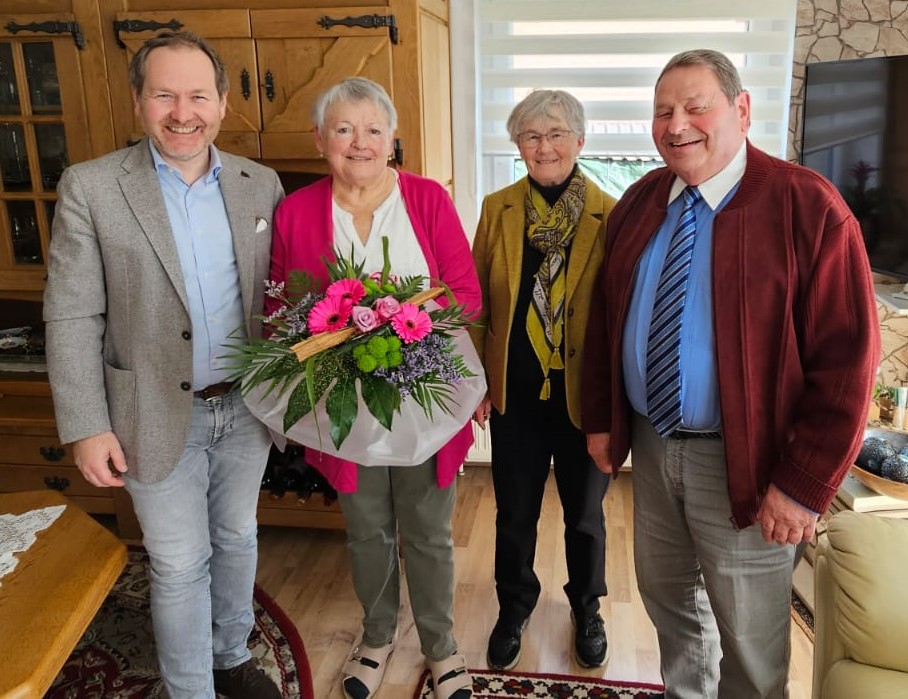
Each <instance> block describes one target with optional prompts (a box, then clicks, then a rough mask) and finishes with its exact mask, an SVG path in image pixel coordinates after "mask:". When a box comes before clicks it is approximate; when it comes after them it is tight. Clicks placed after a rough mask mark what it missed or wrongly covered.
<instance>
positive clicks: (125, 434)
mask: <svg viewBox="0 0 908 699" xmlns="http://www.w3.org/2000/svg"><path fill="white" fill-rule="evenodd" d="M104 381H105V383H106V385H107V409H108V411H109V412H110V425H111V427H112V428H113V431H114V434H115V435H116V436H117V439H119V440H120V443H121V444H122V445H123V448H124V449H125V450H126V452H127V453H128V454H131V453H134V451H133V447H134V445H135V434H136V396H137V392H136V374H135V372H134V371H128V370H126V369H117V368H116V367H113V366H111V365H110V364H107V363H105V364H104Z"/></svg>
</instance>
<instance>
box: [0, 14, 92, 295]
mask: <svg viewBox="0 0 908 699" xmlns="http://www.w3.org/2000/svg"><path fill="white" fill-rule="evenodd" d="M0 20H2V16H0ZM20 37H22V38H20ZM85 111H86V110H85V105H84V95H83V94H82V81H81V74H80V68H79V56H78V49H77V47H76V46H75V44H74V42H73V40H72V38H70V37H67V36H65V35H64V36H47V37H42V36H41V35H40V34H39V35H37V36H35V35H29V36H28V37H27V38H25V37H24V35H21V34H17V35H14V36H13V35H10V36H3V33H2V30H0V290H8V289H15V290H19V291H36V292H38V291H41V290H42V289H43V285H44V274H45V272H44V265H45V263H46V260H47V246H48V243H49V241H50V233H51V224H52V222H53V211H54V203H55V202H56V198H57V195H56V187H57V183H58V182H59V180H60V175H61V174H62V173H63V170H64V169H65V168H66V167H67V166H68V165H69V164H70V162H76V161H78V160H83V159H85V158H87V157H88V156H89V152H88V148H89V145H88V143H87V141H88V139H87V138H86V137H85V136H86V135H85V133H84V125H85ZM80 131H81V132H82V133H81V134H80V133H79V132H80Z"/></svg>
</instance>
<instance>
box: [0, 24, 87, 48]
mask: <svg viewBox="0 0 908 699" xmlns="http://www.w3.org/2000/svg"><path fill="white" fill-rule="evenodd" d="M6 30H7V31H8V32H9V33H10V34H17V33H18V32H44V33H46V34H66V33H69V34H72V35H73V41H74V42H76V47H78V48H80V49H84V48H85V37H84V36H83V35H82V30H81V29H80V28H79V23H78V22H62V21H60V20H51V21H48V22H32V23H31V24H17V23H16V22H12V21H10V22H8V23H7V25H6Z"/></svg>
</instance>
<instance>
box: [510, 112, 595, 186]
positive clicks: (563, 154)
mask: <svg viewBox="0 0 908 699" xmlns="http://www.w3.org/2000/svg"><path fill="white" fill-rule="evenodd" d="M559 112H560V110H559V109H553V110H552V111H551V112H550V113H549V115H548V116H545V117H537V118H534V119H528V120H526V121H525V122H523V123H522V124H521V125H520V134H518V137H517V148H518V150H520V157H522V158H523V160H524V162H526V164H527V172H529V174H530V177H532V178H533V179H534V180H536V181H537V182H538V183H539V184H541V185H544V186H546V187H551V186H554V185H558V184H561V183H562V182H564V181H565V180H566V179H567V178H568V177H569V176H570V174H571V171H572V170H573V169H574V163H576V162H577V156H578V155H580V149H581V148H583V143H584V139H583V136H582V135H579V136H578V135H577V134H575V133H573V132H572V131H571V127H570V126H569V125H568V123H567V121H566V120H565V119H564V117H563V116H562V115H561V114H560V113H559ZM565 131H566V132H567V133H565V134H563V137H562V139H561V141H562V142H561V143H559V144H558V145H555V146H553V145H552V143H551V141H550V140H549V139H548V138H542V139H538V141H539V142H538V145H534V144H533V143H531V141H533V140H536V139H532V138H531V139H528V138H526V136H527V134H542V135H548V134H552V133H554V132H565Z"/></svg>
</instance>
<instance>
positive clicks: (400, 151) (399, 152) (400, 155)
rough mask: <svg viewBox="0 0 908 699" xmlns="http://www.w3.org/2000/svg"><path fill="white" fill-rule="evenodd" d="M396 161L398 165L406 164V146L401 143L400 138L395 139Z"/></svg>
mask: <svg viewBox="0 0 908 699" xmlns="http://www.w3.org/2000/svg"><path fill="white" fill-rule="evenodd" d="M394 162H395V163H397V167H400V166H401V165H403V164H404V147H403V146H402V145H400V139H399V138H395V139H394Z"/></svg>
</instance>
